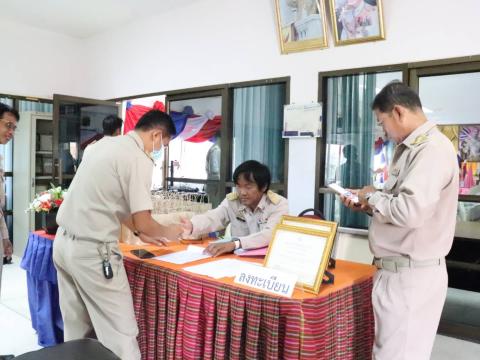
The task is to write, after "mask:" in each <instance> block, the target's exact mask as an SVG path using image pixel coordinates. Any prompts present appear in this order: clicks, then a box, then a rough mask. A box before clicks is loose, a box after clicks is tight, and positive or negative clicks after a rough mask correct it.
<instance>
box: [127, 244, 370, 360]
mask: <svg viewBox="0 0 480 360" xmlns="http://www.w3.org/2000/svg"><path fill="white" fill-rule="evenodd" d="M185 247H186V246H185V245H178V246H175V247H170V248H168V249H167V248H164V249H159V248H156V247H149V246H142V247H140V246H134V245H127V244H121V248H122V251H123V253H124V255H125V257H124V263H125V268H126V271H127V275H128V278H129V282H130V286H131V289H132V295H133V302H134V307H135V313H136V316H137V322H138V327H139V337H138V341H139V345H140V349H141V352H142V359H144V360H145V359H149V360H150V359H151V360H153V359H316V360H319V359H342V360H347V359H352V360H359V359H370V358H371V348H372V344H373V334H374V320H373V311H372V305H371V291H372V276H373V274H374V272H375V268H374V267H373V266H369V265H363V264H358V263H352V262H348V261H341V260H337V265H336V268H335V269H333V270H332V272H333V273H334V275H335V283H334V284H333V285H322V287H321V289H320V293H319V294H318V295H314V294H309V293H306V292H304V291H302V290H298V289H296V290H295V292H294V294H293V297H292V298H285V297H279V296H274V295H269V294H266V293H263V292H261V291H256V290H253V289H249V288H247V287H243V286H240V285H237V284H234V282H233V278H222V279H218V280H217V279H213V278H209V277H206V276H202V275H198V274H193V273H190V272H187V271H185V270H183V269H184V268H186V267H188V266H192V265H197V264H201V263H205V262H209V261H215V260H217V259H218V258H217V259H204V260H199V261H196V262H193V263H188V264H184V265H176V264H171V263H167V262H161V261H158V260H153V259H149V260H141V259H138V258H137V257H135V256H134V255H132V254H131V253H130V250H132V249H138V248H144V249H147V250H149V251H151V252H153V253H155V254H156V255H163V254H166V253H168V252H171V251H174V250H183V249H184V248H185ZM221 258H237V257H236V256H235V255H228V256H222V257H221ZM243 260H246V261H254V262H262V261H263V260H262V259H243Z"/></svg>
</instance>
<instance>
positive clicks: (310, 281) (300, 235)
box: [264, 224, 336, 294]
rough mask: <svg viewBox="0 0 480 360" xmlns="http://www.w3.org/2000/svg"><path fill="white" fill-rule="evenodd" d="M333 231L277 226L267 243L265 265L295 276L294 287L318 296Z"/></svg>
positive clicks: (332, 238) (330, 247)
mask: <svg viewBox="0 0 480 360" xmlns="http://www.w3.org/2000/svg"><path fill="white" fill-rule="evenodd" d="M335 233H336V224H335V226H334V227H332V231H330V232H329V231H319V230H315V229H311V228H306V227H298V226H291V225H285V224H279V225H277V227H276V228H275V231H274V234H273V239H272V241H271V242H270V246H269V248H268V252H267V256H266V257H265V262H264V266H265V267H267V268H271V269H277V270H279V271H283V272H286V273H291V274H295V275H296V276H297V277H298V282H297V285H298V286H301V287H303V289H305V290H306V291H309V292H312V293H315V294H318V292H319V290H320V285H321V284H322V279H323V275H324V273H325V269H326V268H327V266H328V261H329V259H330V254H331V252H332V248H333V242H334V239H335Z"/></svg>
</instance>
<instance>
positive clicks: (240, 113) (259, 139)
mask: <svg viewBox="0 0 480 360" xmlns="http://www.w3.org/2000/svg"><path fill="white" fill-rule="evenodd" d="M284 104H285V85H284V84H272V85H264V86H252V87H244V88H237V89H234V91H233V162H232V163H233V169H232V173H233V171H234V169H235V168H236V167H237V166H238V165H240V164H241V163H242V162H244V161H246V160H257V161H260V162H262V163H264V164H265V165H267V166H268V168H269V169H270V172H271V173H272V183H275V182H282V181H283V163H284V147H283V144H284V142H283V139H282V127H283V105H284Z"/></svg>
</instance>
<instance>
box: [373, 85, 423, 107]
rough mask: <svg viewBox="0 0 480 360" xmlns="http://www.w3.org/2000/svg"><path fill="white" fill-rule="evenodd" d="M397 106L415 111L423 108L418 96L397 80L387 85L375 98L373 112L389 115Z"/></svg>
mask: <svg viewBox="0 0 480 360" xmlns="http://www.w3.org/2000/svg"><path fill="white" fill-rule="evenodd" d="M395 105H401V106H404V107H406V108H408V109H410V110H413V111H416V110H418V109H421V108H422V103H421V102H420V97H419V96H418V94H417V93H416V92H415V91H413V90H412V89H411V88H409V87H408V86H407V85H405V84H403V83H401V82H400V81H397V80H395V81H392V82H390V83H388V84H387V85H385V87H384V88H383V89H382V90H381V91H380V92H379V93H378V94H377V96H375V99H374V100H373V103H372V110H379V111H380V112H382V113H387V112H390V111H392V109H393V107H394V106H395Z"/></svg>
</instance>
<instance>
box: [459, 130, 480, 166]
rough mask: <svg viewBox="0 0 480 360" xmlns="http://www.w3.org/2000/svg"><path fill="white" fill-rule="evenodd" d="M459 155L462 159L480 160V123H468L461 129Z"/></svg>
mask: <svg viewBox="0 0 480 360" xmlns="http://www.w3.org/2000/svg"><path fill="white" fill-rule="evenodd" d="M459 140H460V143H459V148H458V151H459V155H460V158H461V159H462V160H467V161H475V162H479V161H480V125H466V126H462V127H461V129H460V139H459Z"/></svg>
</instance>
